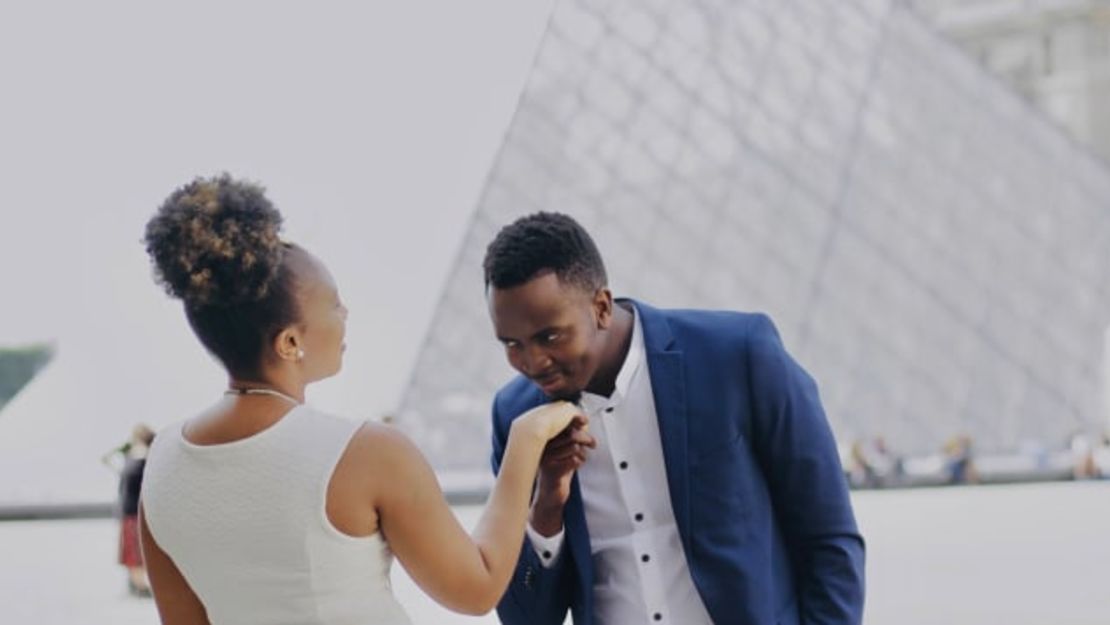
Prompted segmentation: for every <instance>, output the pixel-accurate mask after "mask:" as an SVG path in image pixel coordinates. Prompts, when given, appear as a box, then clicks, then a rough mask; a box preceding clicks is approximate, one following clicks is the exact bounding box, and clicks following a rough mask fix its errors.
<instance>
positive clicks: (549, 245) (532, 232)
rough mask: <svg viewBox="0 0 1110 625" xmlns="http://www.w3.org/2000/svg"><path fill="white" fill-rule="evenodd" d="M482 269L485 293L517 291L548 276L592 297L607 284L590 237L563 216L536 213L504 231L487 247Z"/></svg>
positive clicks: (602, 265)
mask: <svg viewBox="0 0 1110 625" xmlns="http://www.w3.org/2000/svg"><path fill="white" fill-rule="evenodd" d="M482 267H483V269H484V270H485V279H486V289H489V288H490V286H493V287H494V288H497V289H509V288H512V287H515V286H520V285H522V284H524V283H525V282H528V281H529V280H531V279H533V278H535V277H536V276H538V275H540V274H542V273H544V272H548V271H550V272H553V273H554V274H555V275H556V276H558V278H559V280H560V281H561V282H564V283H568V284H573V285H575V286H577V287H579V288H582V289H583V290H586V291H590V292H593V291H596V290H597V289H600V288H602V287H604V286H606V285H607V284H608V282H609V279H608V277H607V276H606V274H605V263H604V262H602V260H601V254H600V253H599V252H598V251H597V246H596V245H594V241H593V239H591V238H590V235H589V233H587V232H586V230H585V228H583V227H582V226H581V225H580V224H579V223H578V222H577V221H575V220H574V219H572V218H571V217H569V216H568V215H563V214H561V213H543V212H541V213H535V214H532V215H528V216H526V217H521V218H520V219H518V220H516V221H514V222H513V223H511V224H509V225H507V226H505V227H504V228H502V229H501V231H500V232H498V233H497V236H496V237H495V238H494V239H493V242H492V243H490V244H489V247H487V248H486V258H485V260H484V261H483V262H482Z"/></svg>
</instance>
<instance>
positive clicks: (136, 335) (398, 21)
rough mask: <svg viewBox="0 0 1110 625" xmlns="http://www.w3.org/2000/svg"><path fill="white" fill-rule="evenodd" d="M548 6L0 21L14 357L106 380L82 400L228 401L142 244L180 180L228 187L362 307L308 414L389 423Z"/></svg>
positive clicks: (275, 9)
mask: <svg viewBox="0 0 1110 625" xmlns="http://www.w3.org/2000/svg"><path fill="white" fill-rule="evenodd" d="M549 10H550V1H538V2H521V1H519V0H472V1H469V2H457V1H454V2H453V1H447V0H440V1H434V2H433V1H420V0H417V1H411V0H410V1H406V2H344V3H340V2H313V3H300V4H298V5H295V6H294V5H293V3H271V2H210V1H202V2H190V3H187V4H183V5H180V6H176V7H169V6H168V5H162V4H154V3H148V2H98V3H78V2H63V3H4V4H3V5H0V78H2V83H0V84H2V86H0V287H2V289H3V297H2V299H0V302H2V307H0V345H13V344H23V343H27V342H31V341H43V340H46V341H54V342H56V343H57V346H58V350H59V359H61V358H65V357H67V354H69V355H71V356H72V355H80V356H81V360H83V361H87V362H89V363H93V364H92V365H90V366H88V367H86V368H85V369H82V371H87V377H85V374H84V373H82V377H85V382H84V384H83V387H84V388H83V389H74V392H80V393H83V394H84V393H101V395H100V396H101V397H102V396H103V395H102V393H104V392H106V391H111V392H113V393H120V392H143V390H144V389H154V391H151V392H156V391H157V389H158V388H164V387H165V385H166V384H167V383H168V382H167V380H174V379H177V380H178V381H177V382H175V384H176V385H178V386H181V385H184V386H185V387H191V388H193V389H194V390H195V392H196V393H198V394H200V393H208V394H209V395H211V398H214V397H215V396H216V394H218V393H219V391H220V390H221V389H220V388H219V385H220V383H221V379H220V377H219V375H218V370H217V369H216V368H215V365H214V364H212V363H211V362H210V361H209V360H208V359H207V357H206V356H204V355H203V353H202V352H201V350H200V348H199V346H198V345H197V344H196V341H195V340H194V339H193V338H192V336H191V335H190V334H189V332H188V329H187V326H186V324H185V321H184V318H183V316H182V314H181V312H180V310H179V305H178V304H177V303H176V302H173V301H171V300H169V299H168V298H167V297H166V296H165V295H163V293H162V292H161V291H160V290H159V289H158V288H157V287H156V286H155V285H154V284H153V282H152V281H151V274H150V268H149V264H148V261H147V259H146V256H145V253H144V251H143V249H142V246H141V244H140V242H139V241H140V237H141V235H142V230H143V226H144V224H145V222H146V220H147V219H148V218H149V216H150V215H151V214H152V213H153V211H154V209H155V207H156V206H157V205H158V204H159V203H160V201H161V200H162V199H163V198H164V197H165V196H166V195H168V194H169V193H170V191H172V190H173V189H174V188H175V187H176V186H178V185H180V184H182V183H184V182H186V181H187V180H189V179H191V178H192V177H193V176H195V175H198V174H203V175H209V174H213V173H217V172H220V171H228V172H231V173H232V174H233V175H237V176H243V177H247V178H250V179H253V180H256V181H258V182H261V183H262V184H264V185H265V186H266V187H267V188H268V189H269V194H270V196H271V199H273V200H274V202H275V203H276V204H277V206H278V208H279V209H280V210H281V211H282V212H283V213H284V214H285V216H286V218H287V221H286V229H285V235H286V237H287V238H288V239H290V240H293V241H297V242H299V243H301V244H303V245H304V246H306V247H307V248H309V249H310V250H312V251H313V252H315V253H317V255H319V256H320V257H322V258H323V259H324V260H325V262H326V263H327V264H328V265H329V267H330V268H331V270H332V272H333V273H334V274H335V276H336V279H337V281H338V282H339V285H340V290H341V293H342V295H343V297H344V298H345V299H346V301H347V303H348V306H349V308H350V310H351V316H350V323H349V329H348V345H349V349H348V352H347V362H346V368H345V370H344V372H343V373H341V374H340V376H339V377H338V378H337V379H335V380H332V381H328V382H325V383H323V384H321V385H320V387H319V388H318V389H317V390H316V391H315V392H314V394H313V395H312V397H313V399H315V400H317V402H318V403H320V402H322V403H323V404H325V406H328V405H331V406H333V407H337V408H340V409H342V410H344V411H350V410H354V411H357V412H359V413H361V416H366V417H376V416H379V415H380V414H381V413H383V412H387V411H389V410H391V409H393V408H394V407H395V403H396V401H397V400H398V398H399V396H400V392H401V390H402V387H403V385H404V383H405V381H406V379H407V376H408V373H409V370H410V367H411V365H412V363H413V362H414V360H415V357H416V353H417V349H418V347H419V344H420V341H421V339H422V337H423V335H424V332H425V330H426V326H427V324H428V322H429V320H430V317H431V314H432V309H433V307H434V305H435V302H436V300H437V298H438V295H439V292H440V289H441V286H442V284H443V282H444V280H445V279H446V277H447V270H448V267H449V265H450V264H451V262H452V261H453V258H454V255H455V253H456V251H457V249H458V247H459V244H460V243H461V237H462V234H463V230H464V227H465V225H466V223H467V220H468V218H469V216H470V214H471V212H472V210H473V208H474V206H475V203H476V200H477V198H478V194H479V192H480V190H481V187H482V184H483V182H484V176H485V174H486V172H487V170H488V168H489V166H490V165H491V162H492V160H493V158H494V155H495V153H496V150H497V147H498V146H499V144H500V142H501V139H502V136H503V133H504V131H505V129H506V128H507V126H508V123H509V120H510V117H511V115H512V112H513V109H514V108H515V104H516V99H517V97H518V95H519V92H520V90H521V88H522V86H523V84H524V81H525V79H526V76H527V73H528V70H529V68H530V65H531V61H532V58H533V55H534V53H535V50H536V48H537V46H538V43H539V39H540V36H541V34H542V32H543V29H544V26H545V24H546V19H547V14H548V12H549ZM474 288H476V289H479V288H481V285H479V284H475V285H474ZM491 340H493V339H492V336H491ZM121 386H122V387H125V388H120V387H121ZM213 386H215V388H211V387H213ZM140 387H141V388H140ZM208 399H209V397H205V398H204V400H205V401H207V400H208ZM198 401H199V400H198ZM128 418H129V419H130V418H131V417H130V416H129V417H128ZM166 418H169V417H166ZM154 420H155V421H164V420H165V419H154Z"/></svg>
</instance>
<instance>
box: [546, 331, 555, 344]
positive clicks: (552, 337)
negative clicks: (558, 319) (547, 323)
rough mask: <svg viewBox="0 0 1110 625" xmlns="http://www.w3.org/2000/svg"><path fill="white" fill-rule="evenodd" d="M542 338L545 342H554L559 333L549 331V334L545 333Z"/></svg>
mask: <svg viewBox="0 0 1110 625" xmlns="http://www.w3.org/2000/svg"><path fill="white" fill-rule="evenodd" d="M543 340H544V341H545V342H547V343H554V342H555V341H557V340H559V333H558V332H551V333H550V334H545V335H544V337H543Z"/></svg>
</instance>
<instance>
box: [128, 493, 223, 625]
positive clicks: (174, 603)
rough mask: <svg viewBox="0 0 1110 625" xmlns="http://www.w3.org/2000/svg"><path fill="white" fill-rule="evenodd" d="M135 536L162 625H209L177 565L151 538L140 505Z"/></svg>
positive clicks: (202, 609) (201, 607)
mask: <svg viewBox="0 0 1110 625" xmlns="http://www.w3.org/2000/svg"><path fill="white" fill-rule="evenodd" d="M139 535H140V536H141V538H142V544H143V560H144V561H145V562H146V572H147V576H148V577H150V587H151V589H152V590H153V591H154V603H155V604H156V605H157V606H158V614H159V616H161V618H162V625H210V624H209V622H208V613H207V612H206V611H205V609H204V604H202V603H201V602H200V599H198V598H197V595H196V593H194V592H193V589H192V588H190V587H189V583H188V582H186V581H185V578H184V577H183V576H182V575H181V571H179V570H178V569H177V565H176V564H174V563H173V560H171V559H170V557H169V556H168V555H166V552H165V551H162V548H161V547H159V546H158V543H157V542H155V540H154V537H153V536H151V534H150V527H149V526H147V524H146V514H144V513H143V508H142V504H141V503H140V504H139Z"/></svg>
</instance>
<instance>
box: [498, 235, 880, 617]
mask: <svg viewBox="0 0 1110 625" xmlns="http://www.w3.org/2000/svg"><path fill="white" fill-rule="evenodd" d="M484 269H485V281H486V290H487V300H488V304H489V312H490V316H491V318H492V320H493V325H494V329H495V331H496V334H497V338H498V340H499V341H500V342H501V343H502V344H503V345H504V347H505V351H506V355H507V357H508V360H509V363H510V364H511V365H512V366H513V368H514V369H516V370H517V371H518V372H520V374H521V375H520V376H518V377H517V378H515V379H514V380H512V381H511V382H509V383H508V384H507V385H506V386H505V387H503V388H502V389H501V390H500V391H499V392H498V393H497V396H496V398H495V399H494V403H493V467H494V471H497V469H498V467H499V466H500V461H501V456H502V454H503V452H504V450H505V443H506V440H507V438H508V433H509V424H510V423H511V422H512V420H513V419H514V418H516V417H517V416H518V415H520V414H522V413H524V412H525V411H527V410H528V409H530V408H532V407H534V406H536V405H539V404H542V403H544V402H547V401H551V400H552V399H567V400H571V401H576V402H578V404H579V406H580V407H581V408H582V409H583V411H584V412H585V413H586V415H587V416H588V417H589V426H588V427H587V428H576V429H568V431H566V432H564V433H563V434H562V435H561V436H560V437H558V438H557V439H555V440H553V441H552V442H551V443H550V444H549V445H548V447H547V449H546V451H545V454H544V459H543V461H542V465H541V467H540V471H539V476H538V478H537V483H536V492H535V495H534V498H533V503H532V511H531V516H530V518H529V527H528V536H527V538H526V539H525V545H524V549H523V550H522V554H521V558H520V563H519V565H518V567H517V571H516V574H515V575H514V578H513V581H512V583H511V585H510V587H509V590H508V592H507V593H506V594H505V596H504V598H503V599H502V601H501V603H500V605H499V606H498V613H499V615H500V617H501V620H502V621H503V622H504V623H507V624H509V625H557V624H560V623H562V622H563V621H564V619H565V617H566V612H567V610H568V609H569V610H570V612H571V614H572V615H573V618H574V622H575V623H576V625H614V624H615V625H626V624H632V623H663V624H667V623H670V624H674V625H701V624H708V623H729V624H736V625H776V624H780V625H796V624H807V625H808V624H813V625H816V624H826V623H827V624H834V623H835V624H845V625H847V624H854V623H859V622H860V621H861V619H862V614H863V594H864V593H863V586H864V583H863V566H864V545H863V539H862V537H861V536H860V534H859V531H858V529H857V528H856V522H855V519H854V516H853V513H852V507H851V503H850V501H849V497H848V489H847V484H846V482H845V479H844V476H843V473H842V471H841V467H840V461H839V458H838V455H837V450H836V444H835V442H834V440H833V436H832V432H831V431H830V429H829V425H828V422H827V421H826V419H825V415H824V412H823V410H822V408H821V403H820V399H819V398H818V394H817V387H816V384H815V383H814V381H813V379H812V378H810V376H809V375H808V374H807V373H806V372H805V371H804V370H803V369H802V368H801V367H800V366H799V365H798V364H797V363H796V362H795V361H794V360H793V359H792V358H791V357H790V355H789V354H787V353H786V351H785V350H784V349H783V346H782V342H781V341H780V339H779V336H778V333H777V332H776V330H775V327H774V325H773V324H772V323H771V321H770V319H769V318H767V317H766V316H764V315H759V314H744V313H735V312H713V311H701V310H659V309H656V308H653V307H651V306H648V305H647V304H644V303H642V302H638V301H634V300H626V299H618V300H614V299H613V296H612V293H611V292H610V290H609V288H608V287H607V278H606V274H605V267H604V264H603V262H602V259H601V256H600V254H599V253H598V251H597V248H596V246H595V245H594V243H593V241H592V240H591V239H590V236H589V234H587V233H586V231H585V230H584V229H582V227H581V226H580V225H579V224H578V223H577V222H575V221H574V220H573V219H571V218H570V217H567V216H565V215H560V214H555V213H538V214H535V215H531V216H528V217H524V218H522V219H519V220H517V221H516V222H514V223H513V224H511V225H509V226H507V227H505V228H504V229H502V230H501V232H500V233H499V234H498V235H497V237H496V238H495V240H494V241H493V242H492V243H491V244H490V245H489V248H488V249H487V252H486V258H485V261H484Z"/></svg>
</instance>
